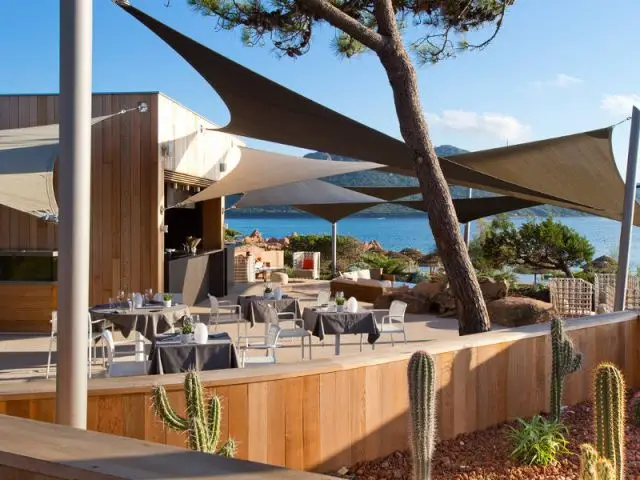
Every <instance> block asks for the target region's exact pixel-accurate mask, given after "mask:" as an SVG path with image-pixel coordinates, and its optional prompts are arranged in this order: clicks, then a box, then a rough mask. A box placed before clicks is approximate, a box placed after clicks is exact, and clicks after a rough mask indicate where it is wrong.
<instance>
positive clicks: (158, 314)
mask: <svg viewBox="0 0 640 480" xmlns="http://www.w3.org/2000/svg"><path fill="white" fill-rule="evenodd" d="M90 311H91V319H92V320H101V319H104V320H107V321H108V322H110V323H111V324H113V326H114V327H115V329H116V330H119V331H120V332H122V335H124V336H125V337H126V338H128V337H129V335H130V334H131V332H134V331H136V332H139V333H140V334H142V335H143V336H144V337H145V338H147V339H149V340H154V339H155V338H156V335H158V334H159V333H164V332H168V331H171V330H172V329H173V326H174V325H176V324H178V325H180V323H181V321H182V319H183V318H184V317H185V316H186V315H189V307H187V306H186V305H174V306H172V307H165V306H163V305H159V304H151V305H147V306H143V307H141V308H134V309H132V310H129V309H128V308H127V307H123V306H121V305H118V306H115V307H110V306H109V305H97V306H95V307H93V308H92V309H91V310H90Z"/></svg>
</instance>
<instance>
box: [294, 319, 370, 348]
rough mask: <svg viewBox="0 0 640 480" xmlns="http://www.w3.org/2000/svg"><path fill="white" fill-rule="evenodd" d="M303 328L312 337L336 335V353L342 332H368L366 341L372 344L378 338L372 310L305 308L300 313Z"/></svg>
mask: <svg viewBox="0 0 640 480" xmlns="http://www.w3.org/2000/svg"><path fill="white" fill-rule="evenodd" d="M302 323H303V325H304V328H305V329H306V330H308V331H310V332H311V333H312V334H313V336H314V337H318V338H319V339H320V340H324V336H325V335H335V336H336V354H337V355H338V354H340V335H342V334H344V333H354V334H357V333H360V334H365V333H366V334H368V339H367V340H368V342H369V343H370V344H372V345H373V344H374V343H375V342H376V340H378V338H380V332H379V330H378V325H377V324H376V320H375V317H374V316H373V312H372V311H370V310H360V311H358V312H355V313H354V312H337V311H329V310H327V309H323V308H321V309H317V308H305V309H304V312H303V313H302Z"/></svg>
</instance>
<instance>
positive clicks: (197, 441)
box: [152, 372, 236, 457]
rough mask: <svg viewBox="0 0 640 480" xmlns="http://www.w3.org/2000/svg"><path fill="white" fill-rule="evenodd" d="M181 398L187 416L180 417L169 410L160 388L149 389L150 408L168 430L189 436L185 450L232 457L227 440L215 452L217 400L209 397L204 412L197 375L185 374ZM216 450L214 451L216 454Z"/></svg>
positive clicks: (219, 413)
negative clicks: (187, 446)
mask: <svg viewBox="0 0 640 480" xmlns="http://www.w3.org/2000/svg"><path fill="white" fill-rule="evenodd" d="M184 396H185V398H186V400H187V412H186V413H187V415H186V417H184V418H183V417H181V416H180V415H178V414H177V413H176V411H175V410H174V409H173V408H172V407H171V405H170V403H169V398H168V396H167V391H166V390H165V389H164V387H161V386H160V387H155V388H154V389H153V396H152V398H153V408H154V410H155V412H156V415H158V417H160V419H161V420H162V421H163V422H164V424H165V425H166V426H167V427H169V428H170V429H172V430H175V431H178V432H186V433H187V434H188V435H189V447H190V448H191V449H192V450H196V451H198V452H205V453H215V454H217V455H222V456H225V457H233V456H234V455H235V450H236V449H235V442H234V440H233V439H229V440H228V441H227V442H226V443H225V444H224V445H222V447H220V448H219V449H217V447H218V441H219V439H220V415H221V410H222V407H221V406H220V398H219V397H217V396H215V395H214V396H212V397H211V398H210V399H209V400H208V403H209V405H208V408H207V407H206V406H205V399H204V395H203V393H202V385H201V383H200V377H199V376H198V374H197V372H188V373H187V375H186V377H185V379H184ZM216 449H217V450H216Z"/></svg>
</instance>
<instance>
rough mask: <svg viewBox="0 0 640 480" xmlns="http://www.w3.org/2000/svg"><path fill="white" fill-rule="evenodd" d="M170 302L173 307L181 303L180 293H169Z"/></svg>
mask: <svg viewBox="0 0 640 480" xmlns="http://www.w3.org/2000/svg"><path fill="white" fill-rule="evenodd" d="M169 295H171V301H172V302H173V304H174V305H176V304H179V303H182V294H181V293H170V294H169Z"/></svg>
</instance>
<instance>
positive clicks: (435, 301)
mask: <svg viewBox="0 0 640 480" xmlns="http://www.w3.org/2000/svg"><path fill="white" fill-rule="evenodd" d="M431 309H432V310H434V311H436V312H437V313H438V314H440V315H443V314H445V313H450V312H453V311H454V310H455V309H456V298H455V297H454V296H453V294H452V293H451V289H449V288H447V289H445V290H443V291H442V292H440V293H438V294H436V295H435V296H434V297H433V298H432V299H431Z"/></svg>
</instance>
